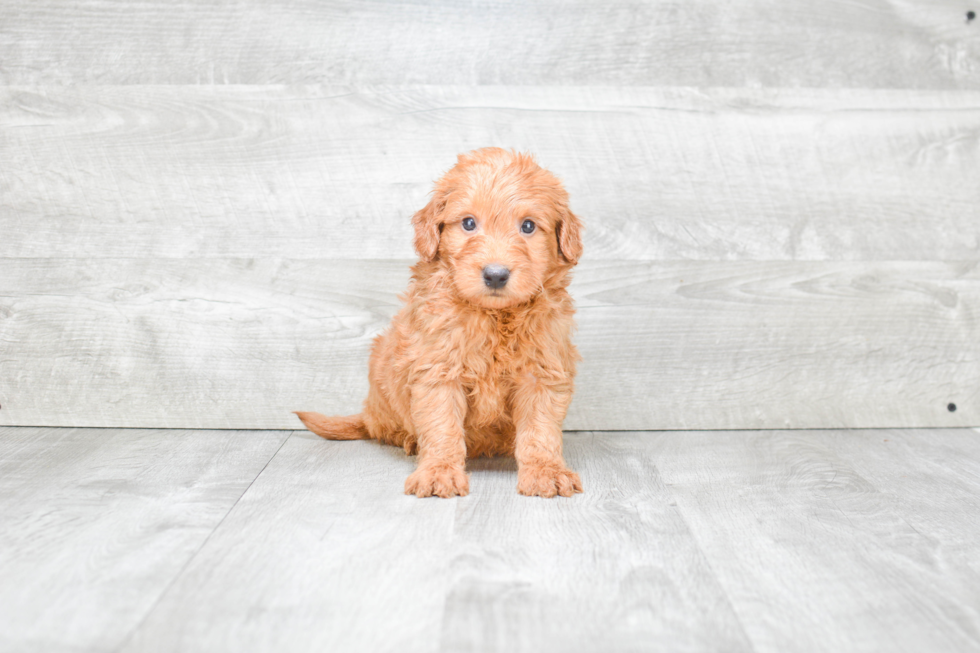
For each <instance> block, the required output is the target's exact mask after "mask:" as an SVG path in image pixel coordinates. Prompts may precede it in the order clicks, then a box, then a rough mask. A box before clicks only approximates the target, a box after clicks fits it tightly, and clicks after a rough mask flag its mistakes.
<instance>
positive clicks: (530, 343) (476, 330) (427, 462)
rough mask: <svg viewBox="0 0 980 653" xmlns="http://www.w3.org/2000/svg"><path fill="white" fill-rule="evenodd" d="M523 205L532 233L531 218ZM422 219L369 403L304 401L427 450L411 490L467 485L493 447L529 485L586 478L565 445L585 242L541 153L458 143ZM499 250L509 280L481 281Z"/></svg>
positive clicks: (537, 489) (350, 429)
mask: <svg viewBox="0 0 980 653" xmlns="http://www.w3.org/2000/svg"><path fill="white" fill-rule="evenodd" d="M466 217H472V218H474V220H475V221H476V225H477V227H476V229H475V230H473V231H472V232H470V231H467V230H465V229H464V228H463V226H462V221H463V219H464V218H466ZM526 219H531V220H533V221H534V223H535V225H536V229H535V231H534V232H533V233H532V234H525V233H523V232H522V231H521V225H522V223H523V221H524V220H526ZM412 224H413V226H414V228H415V241H414V244H415V249H416V250H417V252H418V254H419V256H420V258H421V260H420V261H419V262H418V263H417V264H416V265H415V266H414V267H413V268H412V281H411V284H410V285H409V288H408V290H407V291H406V293H405V294H404V295H403V297H402V299H403V300H404V302H405V306H404V307H403V308H402V309H401V311H400V312H399V313H398V314H397V315H396V316H395V318H394V319H393V321H392V324H391V326H390V327H389V329H388V330H387V331H386V332H385V333H383V334H382V335H380V336H378V337H377V338H376V339H375V341H374V347H373V349H372V351H371V362H370V371H369V378H370V391H369V394H368V398H367V400H366V401H365V403H364V410H363V412H362V413H361V414H360V415H354V416H350V417H324V416H323V415H320V414H318V413H308V412H299V413H297V415H298V416H299V418H300V419H301V420H302V421H303V423H304V424H305V425H306V426H307V428H309V429H310V430H311V431H313V432H314V433H316V434H318V435H321V436H323V437H325V438H328V439H332V440H352V439H361V438H372V439H375V440H379V441H381V442H384V443H387V444H392V445H397V446H401V447H404V449H405V451H406V453H408V454H414V453H416V452H417V453H418V466H417V468H416V470H415V472H413V473H412V474H411V475H410V476H409V477H408V479H407V481H406V482H405V492H406V494H416V495H418V496H420V497H422V496H432V495H436V496H441V497H449V496H455V495H465V494H467V493H468V491H469V480H468V477H467V475H466V473H465V459H466V458H467V457H475V456H496V455H513V456H515V457H516V458H517V463H518V491H519V492H520V493H522V494H526V495H538V496H546V497H552V496H555V495H561V496H571V495H572V494H573V493H574V492H581V491H582V485H581V481H580V480H579V477H578V475H577V474H576V473H575V472H572V471H571V470H569V469H568V468H567V467H566V465H565V462H564V460H563V458H562V431H561V424H562V421H563V420H564V418H565V412H566V410H567V409H568V405H569V402H570V401H571V398H572V390H573V379H574V376H575V364H576V361H577V360H578V359H579V356H578V352H577V351H576V349H575V346H574V345H573V344H572V342H571V333H572V330H573V328H574V322H573V314H574V312H575V311H574V307H573V305H572V300H571V297H570V296H569V294H568V291H567V286H568V283H569V281H570V279H569V272H570V270H571V269H572V267H573V266H574V265H575V264H576V263H577V262H578V259H579V257H580V256H581V254H582V241H581V230H582V227H581V224H580V222H579V220H578V218H577V217H575V215H574V214H573V213H572V212H571V211H570V210H569V208H568V194H567V193H566V192H565V190H564V188H563V187H562V185H561V183H560V182H559V181H558V180H557V179H556V178H555V177H554V176H553V175H552V174H551V173H549V172H548V171H547V170H544V169H543V168H541V167H540V166H538V165H537V163H535V161H534V159H533V158H532V157H531V156H530V155H527V154H520V153H515V152H509V151H506V150H502V149H499V148H485V149H482V150H476V151H474V152H471V153H469V154H465V155H460V156H459V159H458V162H457V163H456V165H455V166H454V167H453V168H452V169H451V170H449V172H448V173H446V175H445V176H444V177H443V178H442V179H441V180H439V181H438V182H437V183H436V187H435V190H434V192H433V195H432V199H431V201H430V202H429V203H428V204H427V205H426V206H425V208H423V209H422V210H420V211H419V212H418V213H416V214H415V216H414V217H413V219H412ZM489 264H497V265H503V266H505V267H506V268H508V269H509V270H510V278H509V279H508V281H507V284H506V285H505V286H504V287H503V288H500V289H496V290H494V289H491V288H490V287H488V285H487V284H486V283H485V282H484V278H483V269H484V267H485V266H487V265H489Z"/></svg>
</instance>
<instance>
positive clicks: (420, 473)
mask: <svg viewBox="0 0 980 653" xmlns="http://www.w3.org/2000/svg"><path fill="white" fill-rule="evenodd" d="M469 493H470V479H469V478H468V477H467V476H466V472H465V471H463V468H462V467H454V466H452V465H427V466H425V467H419V468H418V469H416V470H415V471H414V472H412V473H411V474H410V475H409V477H408V478H407V479H405V494H414V495H415V496H417V497H431V496H437V497H443V498H444V499H448V498H449V497H454V496H457V495H458V496H461V497H465V496H466V495H467V494H469Z"/></svg>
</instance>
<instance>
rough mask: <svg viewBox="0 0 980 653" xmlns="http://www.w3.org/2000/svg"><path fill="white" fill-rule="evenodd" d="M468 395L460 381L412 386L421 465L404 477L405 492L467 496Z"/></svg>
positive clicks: (413, 413) (417, 494) (468, 488)
mask: <svg viewBox="0 0 980 653" xmlns="http://www.w3.org/2000/svg"><path fill="white" fill-rule="evenodd" d="M465 415H466V395H465V394H464V393H463V388H462V386H460V385H459V384H458V383H442V384H438V385H419V386H413V387H412V422H414V425H415V432H416V436H417V437H418V451H419V453H418V467H417V468H416V470H415V471H414V472H412V473H411V474H410V475H409V477H408V478H407V479H406V480H405V494H414V495H416V496H420V497H431V496H432V495H435V496H439V497H453V496H456V495H459V496H466V495H467V494H469V492H470V481H469V479H468V478H467V477H466V438H465V436H464V433H463V421H464V418H465Z"/></svg>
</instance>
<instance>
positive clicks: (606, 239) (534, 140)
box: [0, 0, 980, 429]
mask: <svg viewBox="0 0 980 653" xmlns="http://www.w3.org/2000/svg"><path fill="white" fill-rule="evenodd" d="M967 9H969V7H966V6H965V5H962V4H961V3H960V2H958V1H956V2H946V1H941V2H934V3H928V4H923V3H918V2H889V3H885V2H874V1H869V2H859V3H852V2H848V3H821V4H819V5H817V4H813V3H810V2H779V3H768V2H761V1H760V0H741V1H739V2H734V3H723V4H718V3H705V2H686V3H680V4H678V3H673V2H663V1H659V0H651V1H650V2H625V1H623V2H620V1H613V2H607V3H592V2H576V3H557V2H544V3H502V2H490V3H476V4H474V3H452V2H450V3H437V2H432V3H427V2H420V3H387V2H373V3H343V2H328V3H320V2H285V3H277V4H276V5H275V6H272V5H267V4H266V3H260V2H234V3H231V2H218V3H214V2H178V3H162V2H139V3H135V2H119V3H96V2H74V3H69V2H64V1H62V2H54V1H47V0H38V1H34V2H27V1H26V0H15V1H13V2H8V3H4V4H3V5H2V6H0V424H6V425H63V426H68V425H76V426H144V427H184V428H291V427H294V426H296V425H297V423H296V422H295V421H294V419H293V417H292V415H291V414H290V412H289V411H292V410H296V409H317V410H321V411H324V412H340V413H348V412H356V411H357V410H359V405H360V400H361V398H362V397H363V395H364V393H365V392H366V361H367V351H368V343H369V342H370V339H371V337H372V336H373V335H374V334H376V333H378V332H379V331H380V330H381V329H382V328H384V325H385V323H386V321H387V319H388V318H389V317H390V316H391V315H392V314H393V312H394V311H396V310H397V306H398V304H397V299H396V297H395V296H396V294H397V293H398V292H400V291H401V290H402V289H403V288H404V285H405V283H406V280H407V272H408V265H409V264H410V263H411V257H412V251H411V247H410V231H409V222H408V221H409V217H410V215H411V214H412V213H413V212H414V211H415V210H416V209H418V208H419V207H420V206H421V205H422V204H423V203H424V202H425V197H426V194H427V192H428V190H429V188H430V186H431V182H432V180H433V179H435V178H436V177H438V176H439V175H440V174H441V172H442V171H444V170H445V169H446V168H447V167H448V166H449V165H451V164H452V162H453V161H454V159H455V155H456V153H457V152H460V151H465V150H468V149H472V148H475V147H480V146H484V145H500V146H505V147H514V148H517V149H522V150H529V151H532V152H535V153H536V154H537V155H538V157H539V159H540V161H541V162H542V163H543V164H544V165H546V166H547V167H549V168H551V169H552V170H554V171H555V172H556V173H557V174H559V176H561V177H562V178H563V179H564V180H565V183H566V185H567V187H568V189H569V191H570V192H571V195H572V205H573V208H574V210H576V212H577V213H579V214H580V216H581V217H582V218H583V219H584V221H585V223H586V225H587V232H586V256H585V259H584V262H583V264H582V266H581V267H580V269H579V270H578V271H577V276H576V281H575V284H574V286H573V291H574V292H575V295H576V298H577V300H578V303H579V307H580V313H579V323H580V329H579V334H578V343H579V346H580V349H581V350H582V352H583V354H584V355H585V361H584V363H583V365H582V367H581V372H580V377H579V382H578V391H577V395H576V399H575V402H574V404H573V407H572V411H571V413H570V415H569V418H568V420H567V422H566V427H567V428H570V429H659V428H686V429H731V428H773V427H779V428H782V427H793V428H796V427H817V428H820V427H857V426H867V427H875V426H956V425H976V424H980V416H978V410H977V408H976V406H977V404H978V400H980V278H978V261H980V138H978V134H980V21H977V20H974V21H972V22H971V21H967V20H966V17H965V13H966V10H967ZM950 404H955V406H956V410H955V411H950V410H949V408H948V407H949V405H950Z"/></svg>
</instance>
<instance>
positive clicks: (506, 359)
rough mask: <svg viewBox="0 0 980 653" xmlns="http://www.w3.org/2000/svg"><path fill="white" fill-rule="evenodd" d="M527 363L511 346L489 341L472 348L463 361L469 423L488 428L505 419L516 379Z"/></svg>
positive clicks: (502, 342) (506, 343) (505, 342)
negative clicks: (487, 426)
mask: <svg viewBox="0 0 980 653" xmlns="http://www.w3.org/2000/svg"><path fill="white" fill-rule="evenodd" d="M525 367H526V361H525V360H524V359H523V357H522V356H521V355H520V352H518V351H517V349H516V347H514V346H513V345H512V344H511V343H509V342H507V341H499V340H498V341H496V342H494V340H493V339H489V338H488V339H487V340H485V341H483V342H482V343H479V344H478V346H474V347H472V348H471V349H470V350H469V351H468V352H467V354H466V356H464V360H463V374H462V379H461V380H462V382H463V387H464V389H465V390H466V394H467V404H468V410H467V418H468V419H467V421H469V422H471V423H473V424H482V425H489V424H493V423H495V422H497V421H499V420H500V419H501V418H504V417H506V416H507V415H508V414H509V412H510V408H509V402H510V396H511V394H512V392H513V389H514V385H515V380H516V377H517V375H519V374H521V373H522V370H523V369H524V368H525Z"/></svg>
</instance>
